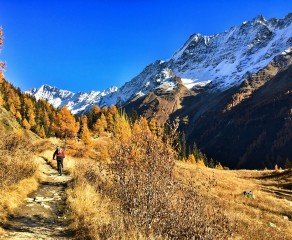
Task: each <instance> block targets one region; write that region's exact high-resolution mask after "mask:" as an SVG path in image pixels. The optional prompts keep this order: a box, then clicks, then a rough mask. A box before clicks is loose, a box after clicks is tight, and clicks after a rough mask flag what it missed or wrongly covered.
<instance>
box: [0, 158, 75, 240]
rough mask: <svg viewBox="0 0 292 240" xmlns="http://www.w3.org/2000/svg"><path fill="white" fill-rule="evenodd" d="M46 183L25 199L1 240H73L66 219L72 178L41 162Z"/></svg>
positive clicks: (43, 161)
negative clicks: (68, 192)
mask: <svg viewBox="0 0 292 240" xmlns="http://www.w3.org/2000/svg"><path fill="white" fill-rule="evenodd" d="M39 161H40V164H41V168H40V169H42V171H43V175H44V180H43V182H42V183H41V184H40V186H39V188H38V189H37V190H36V191H35V192H33V193H32V194H30V195H29V197H28V198H26V199H25V203H24V204H23V205H22V206H20V207H19V208H18V209H16V211H15V212H14V214H13V215H10V216H9V218H8V221H7V223H6V224H5V225H4V226H2V227H3V228H4V229H5V230H6V234H5V235H4V236H0V239H72V238H73V232H72V231H70V229H69V224H70V219H69V217H68V216H67V207H66V191H65V190H66V187H67V185H68V183H69V182H70V181H71V180H72V179H71V177H70V176H68V175H63V176H59V175H58V172H57V171H56V170H55V169H53V168H52V167H51V166H50V165H48V164H47V163H46V161H45V160H44V159H42V158H40V159H39Z"/></svg>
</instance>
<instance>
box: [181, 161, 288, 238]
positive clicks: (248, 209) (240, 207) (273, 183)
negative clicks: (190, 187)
mask: <svg viewBox="0 0 292 240" xmlns="http://www.w3.org/2000/svg"><path fill="white" fill-rule="evenodd" d="M194 172H195V173H196V179H199V181H196V182H197V183H198V182H199V184H201V185H204V184H205V183H206V182H207V181H208V179H209V178H213V179H215V182H216V183H215V187H213V188H211V190H210V191H209V192H208V193H207V192H206V197H214V198H217V199H219V201H220V202H222V204H223V206H224V208H225V212H226V214H227V215H228V216H229V217H230V218H231V220H232V222H233V223H234V224H238V235H239V236H241V237H242V239H249V238H250V239H292V237H291V236H292V223H291V218H292V191H291V187H292V171H291V170H286V171H281V172H275V171H250V170H234V171H231V170H214V169H209V168H199V167H196V166H194V165H193V164H189V163H182V162H178V163H177V166H176V173H177V177H178V178H180V179H181V180H182V181H186V180H189V179H191V176H192V174H193V173H194ZM193 181H195V179H194V180H193ZM283 186H285V188H286V189H282V187H283ZM202 189H203V190H202V191H204V187H203V188H202ZM289 189H290V190H289ZM247 190H251V191H253V193H254V194H255V199H249V198H246V197H244V196H243V191H247ZM284 216H288V217H289V220H285V219H284ZM270 222H271V223H273V224H275V225H276V227H271V226H269V223H270Z"/></svg>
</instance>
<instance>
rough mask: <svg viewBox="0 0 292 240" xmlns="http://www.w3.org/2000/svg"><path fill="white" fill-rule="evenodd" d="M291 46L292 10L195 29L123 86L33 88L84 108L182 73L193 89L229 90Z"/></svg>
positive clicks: (135, 94) (168, 85) (165, 83)
mask: <svg viewBox="0 0 292 240" xmlns="http://www.w3.org/2000/svg"><path fill="white" fill-rule="evenodd" d="M291 47H292V14H288V15H287V16H286V17H285V18H283V19H276V18H272V19H269V20H266V19H265V18H264V17H263V16H259V17H256V18H254V19H252V20H251V21H246V22H243V23H242V24H241V25H239V26H235V27H232V28H230V29H229V30H227V31H225V32H223V33H219V34H215V35H211V36H205V35H201V34H194V35H192V36H191V37H190V38H189V39H188V40H187V42H186V43H185V44H184V45H183V46H182V47H181V48H180V49H179V50H178V51H176V52H175V53H174V55H173V56H172V57H171V58H170V59H169V60H167V61H162V60H158V61H155V62H154V63H152V64H150V65H148V66H147V67H146V68H145V69H144V70H143V71H142V72H141V73H140V74H139V75H137V76H136V77H134V78H133V79H132V80H131V81H129V82H127V83H125V84H124V85H123V86H122V87H121V88H119V89H117V88H113V89H110V90H106V91H103V92H96V91H92V92H90V93H76V94H75V93H72V92H69V91H64V90H58V89H56V88H53V87H49V86H42V87H41V88H40V89H38V90H37V89H33V90H31V91H29V93H30V94H32V95H34V96H35V97H37V98H44V99H47V100H49V102H51V103H52V104H53V105H54V106H56V107H58V106H64V105H67V106H68V107H69V108H70V109H71V110H72V111H73V113H80V112H82V111H84V110H87V109H89V108H90V106H92V105H94V104H98V105H100V106H108V105H112V104H123V103H126V102H128V101H130V100H131V99H133V98H135V99H137V98H139V97H142V96H144V95H146V94H148V93H149V92H151V91H153V90H155V89H157V88H161V89H163V90H165V91H173V90H174V89H176V87H177V81H176V77H179V78H181V82H182V84H183V85H184V86H185V87H187V88H188V89H195V88H197V87H198V88H202V87H204V86H208V90H209V91H210V90H211V91H224V90H226V89H228V88H230V87H232V86H236V85H239V84H240V83H241V82H242V81H243V80H245V79H246V78H247V77H248V76H250V75H251V74H253V73H256V72H258V71H259V70H260V69H262V68H264V67H265V66H267V65H268V64H269V63H270V62H271V61H272V60H273V59H274V58H275V57H276V56H277V55H280V54H282V53H284V52H289V51H291Z"/></svg>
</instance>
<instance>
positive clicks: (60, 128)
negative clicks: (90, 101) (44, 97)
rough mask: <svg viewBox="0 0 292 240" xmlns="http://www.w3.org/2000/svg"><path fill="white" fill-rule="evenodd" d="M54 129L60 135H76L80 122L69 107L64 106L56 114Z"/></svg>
mask: <svg viewBox="0 0 292 240" xmlns="http://www.w3.org/2000/svg"><path fill="white" fill-rule="evenodd" d="M54 129H55V132H56V135H57V136H59V137H69V138H70V137H75V136H76V134H77V132H78V129H79V124H78V123H77V122H76V120H75V118H74V116H73V115H72V114H71V112H70V111H69V110H68V108H67V107H64V108H62V109H61V110H60V111H59V112H58V113H57V115H56V119H55V124H54Z"/></svg>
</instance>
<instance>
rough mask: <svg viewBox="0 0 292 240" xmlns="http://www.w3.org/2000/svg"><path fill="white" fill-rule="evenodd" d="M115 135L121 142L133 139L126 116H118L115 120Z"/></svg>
mask: <svg viewBox="0 0 292 240" xmlns="http://www.w3.org/2000/svg"><path fill="white" fill-rule="evenodd" d="M114 135H115V137H116V138H117V139H118V140H120V141H121V142H127V141H128V140H129V139H130V137H131V126H130V124H129V121H128V119H127V118H126V115H125V114H117V115H116V118H115V126H114Z"/></svg>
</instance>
